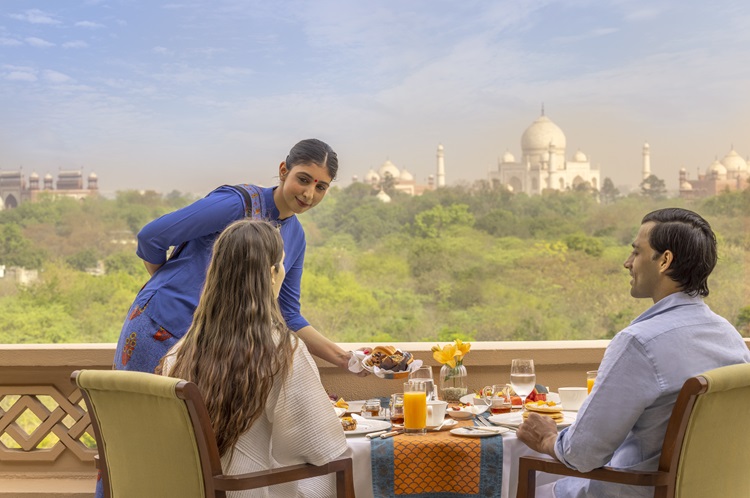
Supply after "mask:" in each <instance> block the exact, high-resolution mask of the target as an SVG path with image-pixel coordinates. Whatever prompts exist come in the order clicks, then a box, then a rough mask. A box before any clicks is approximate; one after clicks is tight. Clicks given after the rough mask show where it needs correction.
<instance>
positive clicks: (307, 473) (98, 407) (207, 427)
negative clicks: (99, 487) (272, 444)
mask: <svg viewBox="0 0 750 498" xmlns="http://www.w3.org/2000/svg"><path fill="white" fill-rule="evenodd" d="M71 382H73V383H74V384H75V385H77V386H78V387H79V388H80V389H81V391H82V392H83V397H84V399H85V401H86V406H87V407H88V411H89V414H90V416H91V425H92V427H93V431H94V437H95V439H96V441H97V446H98V449H99V461H98V464H97V466H98V467H99V469H100V472H101V478H102V480H103V485H104V492H105V496H107V497H113V498H117V497H132V496H138V497H139V498H149V497H153V498H156V497H159V498H162V497H164V496H179V497H181V498H191V497H217V498H224V497H225V496H226V493H225V492H226V491H240V490H246V489H256V488H262V487H265V486H271V485H274V484H280V483H285V482H291V481H297V480H300V479H307V478H309V477H317V476H324V475H327V474H330V473H336V488H337V489H336V491H337V496H338V497H354V480H353V474H352V459H351V458H342V459H339V460H335V461H332V462H330V463H328V464H325V465H321V466H314V465H309V464H302V465H293V466H288V467H283V468H276V469H271V470H266V471H260V472H252V473H248V474H241V475H223V473H222V469H221V461H220V458H219V451H218V448H217V446H216V438H215V435H214V432H213V429H212V428H211V423H210V421H209V417H208V411H207V410H206V407H205V405H204V403H203V398H202V397H201V394H200V392H199V391H198V387H197V386H196V385H195V384H194V383H192V382H187V381H184V380H180V379H174V378H170V377H162V376H159V375H153V374H147V373H141V372H127V371H113V370H109V371H104V370H81V371H75V372H73V373H72V375H71Z"/></svg>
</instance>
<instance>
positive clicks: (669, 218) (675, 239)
mask: <svg viewBox="0 0 750 498" xmlns="http://www.w3.org/2000/svg"><path fill="white" fill-rule="evenodd" d="M648 222H654V223H655V225H654V226H653V227H652V228H651V232H650V233H649V240H648V242H649V244H650V245H651V247H652V248H653V249H654V250H655V251H656V252H657V254H659V255H661V254H662V253H663V252H664V251H666V250H670V251H671V252H672V254H674V259H673V260H672V264H671V265H670V266H669V270H668V272H667V275H669V277H670V278H671V279H672V280H674V281H675V282H677V283H678V284H680V290H681V291H683V292H686V293H688V294H689V295H691V296H695V295H700V296H703V297H706V296H708V276H709V275H710V274H711V272H712V271H713V269H714V267H715V266H716V259H717V256H716V235H714V232H713V230H711V225H709V224H708V222H707V221H706V220H704V219H703V218H702V217H701V216H700V215H699V214H697V213H694V212H692V211H689V210H687V209H680V208H666V209H659V210H656V211H653V212H651V213H648V214H647V215H646V216H644V217H643V221H641V223H642V224H643V223H648Z"/></svg>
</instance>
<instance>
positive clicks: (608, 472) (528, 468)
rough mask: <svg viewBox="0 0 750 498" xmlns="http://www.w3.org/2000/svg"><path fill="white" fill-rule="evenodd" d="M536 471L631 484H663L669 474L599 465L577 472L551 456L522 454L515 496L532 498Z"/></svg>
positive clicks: (667, 479)
mask: <svg viewBox="0 0 750 498" xmlns="http://www.w3.org/2000/svg"><path fill="white" fill-rule="evenodd" d="M537 472H546V473H547V474H556V475H562V476H568V477H581V478H583V479H591V480H594V481H604V482H612V483H617V484H629V485H631V486H664V485H666V484H667V483H668V481H669V474H668V473H667V472H660V471H654V472H648V471H640V470H620V469H615V468H613V467H600V468H598V469H594V470H592V471H590V472H579V471H577V470H574V469H571V468H569V467H567V466H566V465H565V464H563V463H562V462H560V461H557V460H552V459H551V458H540V457H533V456H522V457H521V458H519V467H518V492H517V494H516V498H527V497H530V498H534V492H535V487H536V473H537Z"/></svg>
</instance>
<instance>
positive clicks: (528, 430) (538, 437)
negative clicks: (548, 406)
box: [516, 413, 557, 460]
mask: <svg viewBox="0 0 750 498" xmlns="http://www.w3.org/2000/svg"><path fill="white" fill-rule="evenodd" d="M516 436H517V437H518V439H520V440H521V441H523V442H524V443H526V446H528V447H529V448H531V449H532V450H534V451H536V452H539V453H545V454H547V455H549V456H551V457H552V458H554V459H555V460H557V456H556V455H555V441H557V424H556V423H555V421H554V420H552V419H551V418H549V417H545V416H543V415H539V414H538V413H529V418H527V419H526V421H525V422H524V423H522V424H521V425H520V426H518V430H517V431H516Z"/></svg>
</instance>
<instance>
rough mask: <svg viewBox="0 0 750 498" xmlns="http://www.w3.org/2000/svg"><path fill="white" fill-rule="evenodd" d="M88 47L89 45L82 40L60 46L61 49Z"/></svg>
mask: <svg viewBox="0 0 750 498" xmlns="http://www.w3.org/2000/svg"><path fill="white" fill-rule="evenodd" d="M88 46H89V44H88V43H86V42H85V41H83V40H74V41H69V42H65V43H63V44H62V47H63V48H87V47H88Z"/></svg>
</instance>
